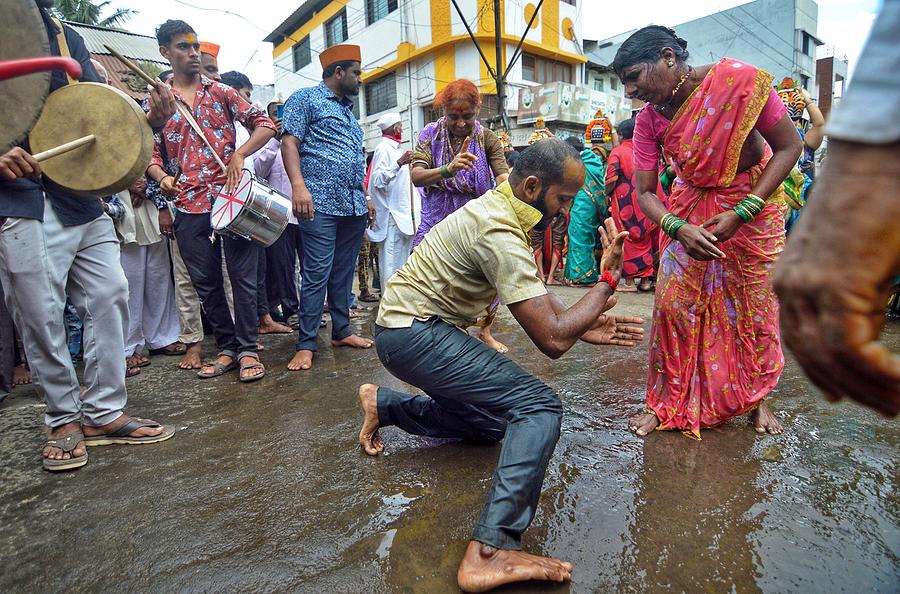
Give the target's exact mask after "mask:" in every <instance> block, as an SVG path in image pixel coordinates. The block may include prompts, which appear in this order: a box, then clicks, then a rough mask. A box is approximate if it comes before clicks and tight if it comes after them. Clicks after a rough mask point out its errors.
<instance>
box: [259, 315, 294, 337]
mask: <svg viewBox="0 0 900 594" xmlns="http://www.w3.org/2000/svg"><path fill="white" fill-rule="evenodd" d="M292 332H293V330H291V329H290V327H288V326H285V325H284V324H279V323H278V322H276V321H275V320H273V319H272V316H271V315H270V314H265V315H263V316H262V317H261V318H260V319H259V333H260V334H291V333H292Z"/></svg>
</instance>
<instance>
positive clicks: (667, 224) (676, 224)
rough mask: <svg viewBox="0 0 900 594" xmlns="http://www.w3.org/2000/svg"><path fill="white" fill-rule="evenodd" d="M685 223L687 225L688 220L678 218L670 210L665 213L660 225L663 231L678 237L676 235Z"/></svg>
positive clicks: (673, 237)
mask: <svg viewBox="0 0 900 594" xmlns="http://www.w3.org/2000/svg"><path fill="white" fill-rule="evenodd" d="M685 225H687V221H685V220H684V219H680V218H678V217H677V216H675V215H673V214H672V213H670V212H669V213H666V214H664V215H663V217H662V219H660V221H659V226H660V228H661V229H662V230H663V233H665V234H666V235H668V236H669V237H671V238H672V239H678V238H677V237H676V235H677V234H678V230H679V229H681V228H682V227H684V226H685Z"/></svg>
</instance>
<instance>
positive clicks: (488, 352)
mask: <svg viewBox="0 0 900 594" xmlns="http://www.w3.org/2000/svg"><path fill="white" fill-rule="evenodd" d="M375 346H376V349H377V351H378V358H379V359H381V362H382V363H383V364H384V366H385V367H386V368H387V370H388V371H390V372H391V373H392V374H393V375H394V376H396V377H397V378H398V379H401V380H403V381H404V382H406V383H408V384H412V385H414V386H416V387H418V388H421V389H422V390H424V391H425V393H426V394H427V395H419V396H412V395H410V394H405V393H403V392H398V391H396V390H391V389H388V388H379V389H378V418H379V420H380V423H381V425H382V426H386V425H396V426H397V427H399V428H401V429H403V430H404V431H406V432H407V433H412V434H415V435H427V436H430V437H459V438H463V439H470V440H475V441H488V442H493V443H496V442H499V441H500V440H503V446H502V448H501V450H500V460H499V461H498V463H497V469H496V470H495V471H494V479H493V484H492V485H491V491H490V494H489V495H488V503H487V505H486V506H485V508H484V511H483V512H482V514H481V519H480V520H479V521H478V524H477V525H476V527H475V533H474V535H473V539H474V540H477V541H478V542H481V543H484V544H487V545H490V546H493V547H497V548H501V549H519V548H521V537H522V533H523V532H524V531H525V529H526V528H528V526H529V525H530V524H531V521H532V520H533V519H534V514H535V511H536V510H537V504H538V498H539V497H540V495H541V485H542V484H543V482H544V473H545V472H546V470H547V464H548V463H549V461H550V456H551V455H552V454H553V449H554V448H555V447H556V441H557V440H558V439H559V427H560V420H561V418H562V404H561V403H560V401H559V397H557V395H556V394H555V393H554V392H553V390H551V389H550V388H549V387H548V386H546V385H545V384H544V383H542V382H541V381H539V380H538V379H537V378H535V377H534V376H532V375H530V374H528V373H526V372H525V371H523V370H522V369H521V368H520V367H519V366H518V365H516V364H515V363H513V362H512V361H511V360H509V359H508V358H506V357H505V356H503V355H501V354H500V353H498V352H497V351H495V350H494V349H492V348H490V347H488V346H485V344H484V343H483V342H481V341H480V340H478V339H476V338H472V337H471V336H469V335H468V334H466V333H465V332H463V331H462V330H460V329H459V328H457V327H455V326H452V325H451V324H448V323H447V322H445V321H443V320H441V319H439V318H432V319H430V320H428V321H426V322H418V321H416V322H413V325H412V327H410V328H382V327H380V326H376V329H375Z"/></svg>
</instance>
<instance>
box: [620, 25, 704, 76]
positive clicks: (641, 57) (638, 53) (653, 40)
mask: <svg viewBox="0 0 900 594" xmlns="http://www.w3.org/2000/svg"><path fill="white" fill-rule="evenodd" d="M687 46H688V43H687V41H685V40H684V39H682V38H681V37H678V36H677V35H675V31H673V30H672V29H669V28H668V27H662V26H660V25H649V26H647V27H644V28H643V29H639V30H638V31H636V32H634V33H633V34H632V35H631V36H630V37H629V38H628V39H626V40H625V41H624V42H623V43H622V45H621V47H619V51H617V52H616V57H615V59H613V63H612V67H613V70H615V71H616V74H617V75H618V77H619V78H620V79H621V78H622V73H623V72H624V71H625V69H626V68H629V67H631V66H634V65H635V64H655V63H656V62H657V61H658V60H659V59H660V58H662V51H663V50H664V49H666V48H670V49H671V50H672V51H673V52H675V59H676V60H677V61H678V62H686V61H687V59H688V57H689V56H690V54H689V53H688V51H687Z"/></svg>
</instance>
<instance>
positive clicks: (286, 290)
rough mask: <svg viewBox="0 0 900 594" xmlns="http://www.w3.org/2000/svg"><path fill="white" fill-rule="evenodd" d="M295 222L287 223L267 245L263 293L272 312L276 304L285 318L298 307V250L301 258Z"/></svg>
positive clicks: (297, 309) (298, 235)
mask: <svg viewBox="0 0 900 594" xmlns="http://www.w3.org/2000/svg"><path fill="white" fill-rule="evenodd" d="M299 242H300V233H299V232H298V231H297V225H288V226H287V227H286V228H285V230H284V233H282V234H281V237H279V238H278V240H277V241H276V242H275V243H273V244H272V245H270V246H269V247H267V248H266V296H267V301H268V305H269V312H270V313H272V314H273V315H274V312H275V310H276V309H277V308H278V306H279V305H280V306H281V312H282V313H283V314H284V317H285V318H288V317H290V316H292V315H294V314H295V313H297V312H298V311H299V310H300V299H299V297H298V296H297V275H296V274H295V273H296V262H297V254H298V253H299V254H300V261H301V262H302V261H303V252H302V250H301V249H300V243H299Z"/></svg>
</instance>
